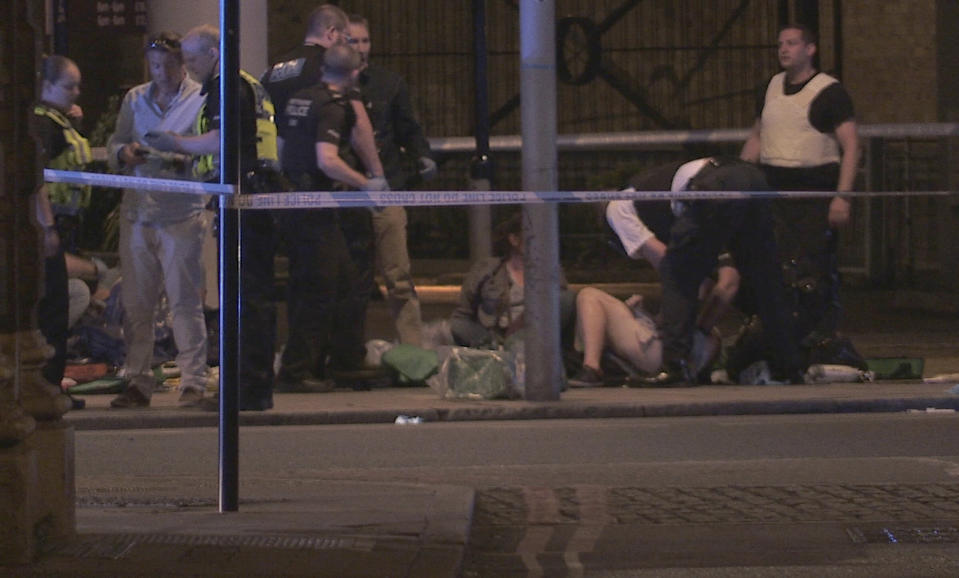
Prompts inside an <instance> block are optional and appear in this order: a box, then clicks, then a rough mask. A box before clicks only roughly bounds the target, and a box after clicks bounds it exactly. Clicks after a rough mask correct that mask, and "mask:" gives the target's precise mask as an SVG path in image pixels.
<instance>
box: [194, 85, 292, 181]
mask: <svg viewBox="0 0 959 578" xmlns="http://www.w3.org/2000/svg"><path fill="white" fill-rule="evenodd" d="M240 78H242V79H243V80H244V81H246V83H247V84H249V85H250V88H252V89H253V97H254V101H255V106H256V158H257V160H259V161H260V162H261V163H263V164H266V165H268V166H271V167H274V168H277V167H279V163H280V155H279V152H278V151H277V147H276V123H275V122H274V116H275V114H276V111H275V109H274V108H273V102H272V101H271V100H270V95H269V93H267V91H266V89H265V88H263V85H262V84H260V81H258V80H257V79H256V78H254V77H253V76H252V75H250V74H248V73H247V72H246V71H243V70H241V71H240ZM221 98H222V95H221ZM205 111H206V104H204V105H203V107H202V108H201V109H200V114H199V115H198V116H197V122H196V133H197V134H204V133H206V132H207V131H209V130H210V127H209V121H208V119H207V115H206V114H205ZM216 166H217V159H216V155H202V156H200V157H199V158H198V159H197V162H196V166H195V167H194V172H195V173H196V175H197V176H199V177H200V178H206V177H209V176H211V175H212V173H214V172H215V170H216Z"/></svg>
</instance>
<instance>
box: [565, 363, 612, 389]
mask: <svg viewBox="0 0 959 578" xmlns="http://www.w3.org/2000/svg"><path fill="white" fill-rule="evenodd" d="M567 383H568V384H569V386H570V387H603V386H604V385H606V382H605V381H604V380H603V374H602V373H600V372H599V371H597V370H596V369H593V368H592V367H589V366H587V365H584V366H583V367H582V369H580V370H579V373H577V374H576V375H574V376H573V377H571V378H570V379H569V380H568V381H567Z"/></svg>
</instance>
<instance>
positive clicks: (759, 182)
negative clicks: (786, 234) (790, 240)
mask: <svg viewBox="0 0 959 578" xmlns="http://www.w3.org/2000/svg"><path fill="white" fill-rule="evenodd" d="M681 172H685V173H686V174H687V175H688V176H686V177H685V179H686V182H685V183H676V181H674V186H673V190H706V191H722V190H726V191H759V190H768V188H769V186H768V185H767V184H766V180H765V178H764V177H763V174H762V172H761V171H760V170H759V169H758V168H757V167H756V166H755V165H752V164H750V163H746V162H744V161H741V160H738V159H733V158H727V157H713V158H707V159H699V160H696V161H692V162H691V163H687V164H686V165H683V167H680V168H679V170H678V171H677V175H678V174H679V173H681ZM677 209H678V210H677V211H676V212H677V213H679V215H678V217H677V219H676V222H675V223H674V224H673V226H672V228H671V229H670V236H669V243H668V246H667V250H666V255H665V256H664V257H663V260H662V263H661V264H660V276H661V278H662V284H663V298H662V318H663V320H662V325H661V328H660V329H661V333H662V337H663V370H662V372H660V373H659V374H657V375H655V376H653V377H651V378H650V379H648V380H646V381H645V382H644V384H643V385H646V386H648V387H676V386H688V385H694V384H695V383H696V377H695V376H694V375H692V373H691V371H690V369H689V364H688V357H689V353H690V350H691V346H692V339H693V330H694V327H695V321H696V306H697V297H698V292H699V287H700V284H701V283H702V281H703V279H705V278H706V276H707V275H709V273H710V272H711V271H712V270H713V268H715V267H716V264H717V257H718V256H719V254H720V252H721V251H722V250H723V248H724V247H725V248H726V249H727V250H728V251H729V252H730V253H731V254H732V256H733V259H734V260H735V262H736V265H737V268H738V269H739V272H740V274H741V275H742V284H741V286H740V292H745V293H747V294H748V299H749V300H750V301H751V302H752V303H754V305H755V308H756V311H757V313H758V315H759V318H760V319H761V320H762V323H763V327H764V334H765V335H766V337H767V341H768V345H769V351H768V353H769V356H768V357H769V361H770V371H771V374H772V377H773V379H777V380H780V381H788V382H801V373H800V370H801V367H800V364H801V361H800V354H799V347H798V343H797V342H796V339H795V334H794V329H793V327H792V318H791V317H790V315H789V312H788V309H787V307H786V303H785V293H784V289H783V283H782V271H781V269H780V265H779V260H778V257H777V249H776V241H775V237H774V233H773V228H772V218H771V214H770V211H769V203H768V201H765V200H756V199H752V200H750V199H737V200H694V201H689V202H685V203H682V205H681V206H679V207H677Z"/></svg>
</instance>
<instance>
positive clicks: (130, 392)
mask: <svg viewBox="0 0 959 578" xmlns="http://www.w3.org/2000/svg"><path fill="white" fill-rule="evenodd" d="M149 406H150V398H149V397H147V396H145V395H143V392H141V391H140V390H139V389H137V388H136V387H133V386H131V385H128V386H127V388H126V389H125V390H123V392H122V393H121V394H120V395H118V396H116V397H115V398H113V399H112V400H110V407H115V408H117V409H130V408H137V407H149Z"/></svg>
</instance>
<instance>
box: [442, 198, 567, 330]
mask: <svg viewBox="0 0 959 578" xmlns="http://www.w3.org/2000/svg"><path fill="white" fill-rule="evenodd" d="M493 253H494V255H495V256H494V257H489V258H486V259H482V260H480V261H477V262H476V263H474V264H473V266H472V268H471V269H470V272H469V274H468V275H467V276H466V280H465V281H464V282H463V286H462V288H461V289H460V297H459V304H458V305H457V307H456V309H455V310H454V311H453V314H452V316H451V317H450V332H451V333H452V335H453V342H454V343H455V344H456V345H460V346H465V347H480V348H495V347H498V346H500V345H502V344H503V343H505V341H506V339H507V338H508V337H510V336H511V335H513V334H514V333H516V332H517V331H519V330H520V329H522V328H523V326H524V316H523V312H524V309H525V295H524V286H525V283H524V260H523V255H524V242H523V231H522V221H521V217H520V214H518V213H517V214H515V215H513V216H512V217H511V218H510V219H508V220H507V221H504V222H502V223H500V224H499V225H498V226H497V227H496V229H495V231H494V240H493ZM561 289H562V290H561V291H560V323H561V328H560V330H561V335H562V336H563V337H564V339H563V341H564V342H566V343H570V342H571V341H572V334H573V330H574V319H575V313H576V312H575V307H574V301H575V296H574V294H573V292H572V291H570V290H569V289H568V288H567V285H566V280H565V278H563V279H562V281H561Z"/></svg>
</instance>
